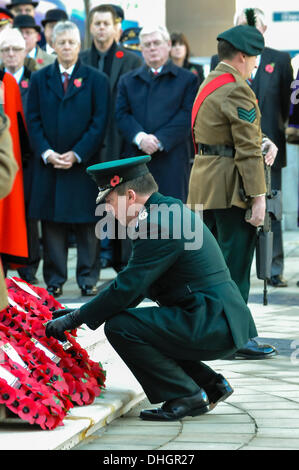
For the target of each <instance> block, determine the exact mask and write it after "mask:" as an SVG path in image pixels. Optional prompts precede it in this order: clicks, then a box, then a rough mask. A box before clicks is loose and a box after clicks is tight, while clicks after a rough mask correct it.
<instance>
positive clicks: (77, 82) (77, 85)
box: [74, 78, 82, 88]
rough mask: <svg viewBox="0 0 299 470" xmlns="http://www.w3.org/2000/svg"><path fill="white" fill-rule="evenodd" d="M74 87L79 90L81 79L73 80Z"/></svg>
mask: <svg viewBox="0 0 299 470" xmlns="http://www.w3.org/2000/svg"><path fill="white" fill-rule="evenodd" d="M74 85H75V87H77V88H80V87H81V86H82V78H76V79H75V80H74Z"/></svg>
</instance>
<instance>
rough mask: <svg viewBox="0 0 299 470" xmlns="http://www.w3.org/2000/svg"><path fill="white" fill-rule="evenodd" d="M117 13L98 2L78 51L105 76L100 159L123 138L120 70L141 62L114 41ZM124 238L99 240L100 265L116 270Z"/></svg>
mask: <svg viewBox="0 0 299 470" xmlns="http://www.w3.org/2000/svg"><path fill="white" fill-rule="evenodd" d="M117 25H118V16H117V12H116V10H115V8H114V7H113V6H111V5H99V6H97V7H95V8H93V9H92V10H91V12H90V14H89V28H90V33H91V36H92V39H93V41H92V46H91V48H89V49H87V50H85V51H83V52H81V54H80V59H81V61H82V62H83V63H84V64H86V65H90V66H91V67H94V68H96V69H98V70H101V71H103V72H104V73H106V75H107V76H108V78H109V82H110V90H111V107H110V115H109V125H108V127H107V133H106V136H105V140H104V148H103V151H102V161H108V160H113V159H118V158H120V156H121V154H122V153H123V152H124V138H123V136H122V135H121V133H120V132H119V129H118V127H117V124H116V121H115V101H116V92H117V84H118V81H119V79H120V77H121V75H123V74H124V73H127V72H130V71H131V70H133V69H136V68H137V67H140V65H141V64H142V62H143V61H142V59H141V58H140V57H138V56H137V55H136V54H134V53H133V52H130V51H127V50H126V49H125V48H123V47H122V46H119V45H118V44H117V43H116V40H115V38H116V32H117ZM127 245H128V244H127V242H125V241H121V242H120V241H118V240H109V239H108V238H106V239H105V240H102V243H101V267H102V268H106V267H108V266H113V267H115V268H116V269H118V268H119V266H121V265H122V264H125V263H126V261H127V258H128V256H127V252H128V246H127Z"/></svg>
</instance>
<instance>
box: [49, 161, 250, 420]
mask: <svg viewBox="0 0 299 470" xmlns="http://www.w3.org/2000/svg"><path fill="white" fill-rule="evenodd" d="M147 163H150V157H149V156H143V157H142V156H140V157H135V158H128V159H123V160H120V161H118V162H109V165H108V164H107V163H102V164H99V165H93V166H92V167H90V168H88V169H87V171H88V173H89V174H90V175H91V176H92V177H93V178H94V179H95V181H96V183H97V186H98V187H99V188H100V194H99V197H98V201H99V202H101V201H103V200H104V198H105V202H106V206H107V209H108V210H111V211H112V212H113V213H114V216H115V217H116V218H117V219H118V220H120V221H121V223H122V224H124V225H125V226H126V227H128V230H129V227H130V233H131V236H132V239H133V250H132V256H131V258H130V261H129V263H128V266H127V267H126V269H124V270H123V271H121V272H120V273H119V274H118V276H117V278H116V279H115V280H113V281H112V282H111V283H110V284H109V285H108V286H107V288H106V289H105V290H103V291H101V292H100V293H99V294H98V296H97V297H96V298H94V299H93V300H91V301H90V302H87V303H86V304H84V305H82V306H81V307H80V309H77V310H74V309H73V310H59V311H57V312H54V313H53V317H54V320H52V321H50V322H49V323H48V324H47V326H46V335H47V336H48V337H50V336H53V337H55V338H57V339H59V340H62V341H64V340H65V335H64V331H66V330H69V329H70V328H73V327H75V328H76V327H78V326H79V325H81V324H82V323H86V324H87V325H88V326H89V327H90V328H91V329H97V328H98V327H99V326H100V325H102V324H103V323H105V333H106V336H107V338H108V340H109V341H110V343H111V344H112V346H113V347H114V349H115V350H116V351H117V353H118V354H119V355H120V356H121V358H122V359H123V360H124V362H125V363H126V364H127V366H128V367H129V368H130V370H131V371H132V373H133V374H134V375H135V377H136V378H137V380H138V381H139V382H140V384H141V385H142V387H143V389H144V391H145V393H146V394H147V396H148V398H149V400H150V402H151V403H160V402H162V401H165V403H164V404H163V406H162V408H158V409H152V410H143V411H142V412H141V414H140V417H141V418H142V419H144V420H159V421H174V420H180V419H182V418H184V417H185V416H197V415H201V414H203V413H206V412H207V411H209V410H210V409H212V408H214V407H215V406H216V405H217V403H219V402H220V401H222V400H225V399H226V398H228V397H229V396H230V395H231V394H232V393H233V389H232V387H231V386H230V385H229V383H228V382H227V380H226V379H225V378H224V377H223V376H222V375H221V374H218V373H216V372H215V371H214V370H212V369H211V368H210V367H209V366H207V365H206V364H204V363H203V362H202V361H209V360H214V359H217V358H218V359H219V358H222V357H225V356H227V355H228V354H230V353H231V352H233V351H235V349H236V348H237V347H239V346H240V345H242V344H243V342H244V341H245V342H246V341H247V339H248V337H249V336H250V335H251V334H256V328H255V324H254V321H253V318H252V316H251V313H250V311H249V309H248V307H247V306H246V304H245V302H244V300H243V299H242V297H241V294H240V292H239V290H238V288H237V286H236V284H235V283H234V282H233V281H232V279H231V277H230V273H229V270H228V268H227V266H226V264H225V261H224V258H223V256H222V253H221V251H220V248H219V246H218V244H217V242H216V240H215V238H214V237H213V236H212V234H211V232H210V231H209V230H208V229H207V227H206V226H205V225H204V224H203V222H202V219H201V217H200V215H199V214H197V213H195V212H192V211H191V210H189V209H188V208H187V207H186V206H185V205H184V204H183V203H182V201H180V200H179V199H175V198H172V197H165V196H163V195H162V194H160V193H159V192H157V184H156V182H155V180H154V179H153V177H152V175H151V174H150V173H149V170H148V167H147ZM120 201H122V202H123V201H125V204H122V203H120ZM186 225H188V226H189V227H192V228H193V232H192V234H188V235H187V234H186V233H185V228H186ZM166 233H167V234H168V236H165V234H166ZM178 234H180V235H178ZM189 243H190V245H189ZM145 297H147V298H150V299H152V300H153V301H155V302H156V303H157V304H158V305H157V306H150V307H141V308H135V307H137V305H138V304H139V303H140V302H141V301H142V300H143V299H144V298H145Z"/></svg>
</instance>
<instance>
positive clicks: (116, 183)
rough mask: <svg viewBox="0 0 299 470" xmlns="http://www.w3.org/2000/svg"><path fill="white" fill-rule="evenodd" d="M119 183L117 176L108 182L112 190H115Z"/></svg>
mask: <svg viewBox="0 0 299 470" xmlns="http://www.w3.org/2000/svg"><path fill="white" fill-rule="evenodd" d="M119 183H120V177H119V176H118V175H115V176H114V177H113V178H111V180H110V186H112V188H115V186H117V185H118V184H119Z"/></svg>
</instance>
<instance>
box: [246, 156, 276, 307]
mask: <svg viewBox="0 0 299 470" xmlns="http://www.w3.org/2000/svg"><path fill="white" fill-rule="evenodd" d="M265 180H266V188H267V192H266V213H265V219H264V224H263V225H262V226H261V227H258V228H257V241H256V275H257V278H258V279H262V280H263V281H264V292H263V304H264V305H268V292H267V283H268V281H269V280H270V278H271V266H272V254H273V232H272V230H271V225H272V224H271V222H272V219H275V220H281V219H282V203H281V191H278V190H273V189H271V167H270V166H268V165H266V164H265ZM245 217H246V219H250V218H251V209H248V210H247V211H246V216H245Z"/></svg>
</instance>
